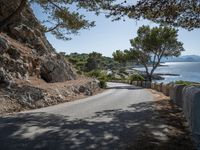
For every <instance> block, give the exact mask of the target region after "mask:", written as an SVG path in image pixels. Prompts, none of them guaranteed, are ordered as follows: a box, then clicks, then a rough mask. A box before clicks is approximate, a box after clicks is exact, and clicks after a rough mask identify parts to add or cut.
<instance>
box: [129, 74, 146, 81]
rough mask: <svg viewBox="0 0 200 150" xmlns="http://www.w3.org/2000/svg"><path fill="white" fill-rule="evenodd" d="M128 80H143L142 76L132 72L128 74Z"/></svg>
mask: <svg viewBox="0 0 200 150" xmlns="http://www.w3.org/2000/svg"><path fill="white" fill-rule="evenodd" d="M128 80H129V81H130V82H131V83H132V82H133V81H144V78H143V77H142V76H141V75H139V74H133V75H131V76H129V78H128Z"/></svg>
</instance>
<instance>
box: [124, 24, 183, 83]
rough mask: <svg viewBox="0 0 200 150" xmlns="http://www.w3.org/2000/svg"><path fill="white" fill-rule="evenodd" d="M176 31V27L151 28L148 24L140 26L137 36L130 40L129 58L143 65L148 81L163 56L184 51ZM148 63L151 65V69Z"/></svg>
mask: <svg viewBox="0 0 200 150" xmlns="http://www.w3.org/2000/svg"><path fill="white" fill-rule="evenodd" d="M177 32H178V31H177V30H176V29H174V28H170V27H153V28H152V29H151V28H150V27H149V26H142V27H140V28H139V29H138V31H137V37H136V38H134V39H131V40H130V43H131V46H132V48H131V49H130V50H129V51H127V53H129V56H130V57H129V59H133V60H135V61H137V62H138V63H139V64H142V65H143V66H144V68H145V71H146V74H147V77H148V79H149V80H150V81H152V75H153V73H154V71H155V70H156V68H157V67H158V65H159V64H160V61H161V59H162V58H163V57H170V56H176V57H177V56H179V55H180V54H181V52H182V51H184V48H183V43H181V42H179V41H178V39H177V36H178V35H177ZM149 65H151V66H152V69H151V70H150V69H149V67H148V66H149Z"/></svg>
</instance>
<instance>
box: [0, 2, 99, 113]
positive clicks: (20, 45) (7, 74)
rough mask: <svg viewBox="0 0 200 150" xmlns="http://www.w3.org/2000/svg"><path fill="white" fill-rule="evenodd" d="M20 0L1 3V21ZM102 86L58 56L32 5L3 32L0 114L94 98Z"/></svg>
mask: <svg viewBox="0 0 200 150" xmlns="http://www.w3.org/2000/svg"><path fill="white" fill-rule="evenodd" d="M19 2H20V0H0V22H1V21H2V20H4V18H6V17H7V16H9V15H10V13H12V12H14V11H15V10H16V8H17V7H18V5H19ZM96 90H98V83H97V82H96V81H95V80H92V79H88V78H83V77H82V78H80V77H78V75H77V74H76V70H75V69H74V68H73V66H72V65H71V64H70V63H69V62H68V61H66V59H65V58H64V56H62V55H60V54H57V53H56V51H55V49H54V48H53V47H52V45H51V44H50V43H49V42H48V40H47V39H46V37H45V34H44V33H43V30H42V26H41V25H40V22H39V21H38V20H37V19H36V17H35V16H34V14H33V11H32V10H31V9H30V7H29V6H26V8H25V9H24V10H23V11H22V13H21V14H20V15H18V16H16V17H15V18H14V20H12V22H10V23H9V24H7V25H6V26H5V27H4V28H3V30H2V31H1V32H0V113H5V112H13V111H20V110H23V109H32V108H39V107H44V106H49V105H52V104H57V103H59V102H65V101H70V100H73V99H76V98H78V97H79V95H92V94H93V93H94V92H95V91H96Z"/></svg>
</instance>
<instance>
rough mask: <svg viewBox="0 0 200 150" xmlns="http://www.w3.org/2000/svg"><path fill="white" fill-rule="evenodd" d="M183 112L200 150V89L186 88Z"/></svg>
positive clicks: (184, 90)
mask: <svg viewBox="0 0 200 150" xmlns="http://www.w3.org/2000/svg"><path fill="white" fill-rule="evenodd" d="M182 95H183V112H184V115H185V117H186V119H187V121H188V123H189V127H190V130H191V131H192V134H193V137H194V140H195V142H196V143H197V146H198V150H199V149H200V87H195V86H188V87H184V89H183V92H182Z"/></svg>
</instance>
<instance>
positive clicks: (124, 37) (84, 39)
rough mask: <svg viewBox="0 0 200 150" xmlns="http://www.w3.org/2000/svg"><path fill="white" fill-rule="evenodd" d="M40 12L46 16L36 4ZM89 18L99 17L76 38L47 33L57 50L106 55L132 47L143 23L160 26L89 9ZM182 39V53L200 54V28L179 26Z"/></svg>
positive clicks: (35, 7)
mask: <svg viewBox="0 0 200 150" xmlns="http://www.w3.org/2000/svg"><path fill="white" fill-rule="evenodd" d="M33 10H34V12H35V14H36V16H37V17H38V18H40V19H42V17H43V15H42V12H41V11H39V9H38V7H37V6H33ZM85 15H86V18H87V19H89V20H91V21H96V23H95V24H96V26H95V27H93V28H91V29H89V30H81V31H80V33H79V35H76V36H74V35H71V37H72V40H70V41H62V40H57V39H56V38H55V37H54V36H52V35H50V34H47V38H48V40H49V41H50V43H51V44H52V45H53V46H54V48H55V49H56V50H57V52H66V54H69V53H72V52H78V53H89V52H92V51H96V52H100V53H102V54H103V55H105V56H112V53H113V52H114V51H115V50H118V49H121V50H124V49H129V48H130V47H131V46H130V43H129V40H130V39H132V38H134V37H136V35H137V29H138V28H139V27H140V26H141V25H150V26H151V27H153V26H156V24H155V23H153V22H150V21H147V20H141V21H136V20H132V19H126V21H122V20H121V21H115V22H112V21H111V19H108V18H105V17H104V16H103V15H100V16H95V15H93V14H91V13H90V14H88V13H86V14H85ZM178 34H179V36H178V39H179V40H180V41H181V42H183V43H184V48H185V49H186V51H185V52H183V53H182V55H199V54H200V43H199V42H200V38H199V37H200V29H196V30H193V31H187V30H185V29H179V32H178Z"/></svg>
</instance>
